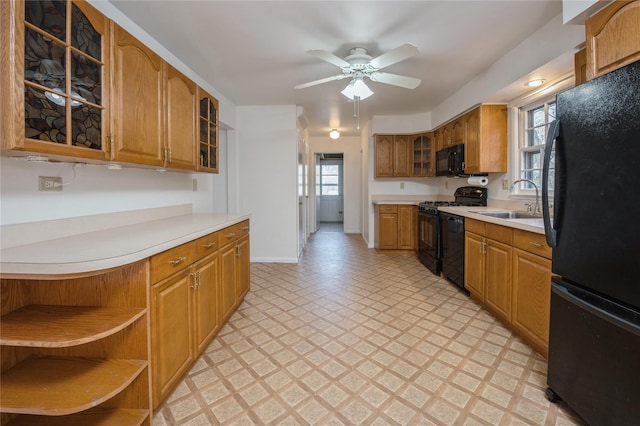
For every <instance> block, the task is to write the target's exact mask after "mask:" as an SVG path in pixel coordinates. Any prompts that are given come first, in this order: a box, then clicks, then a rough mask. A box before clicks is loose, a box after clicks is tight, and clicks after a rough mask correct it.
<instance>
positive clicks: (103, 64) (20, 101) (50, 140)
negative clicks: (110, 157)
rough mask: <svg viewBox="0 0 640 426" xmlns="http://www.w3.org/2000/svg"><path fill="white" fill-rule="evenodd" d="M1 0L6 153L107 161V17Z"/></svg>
mask: <svg viewBox="0 0 640 426" xmlns="http://www.w3.org/2000/svg"><path fill="white" fill-rule="evenodd" d="M1 3H2V27H3V28H2V30H1V32H2V46H3V49H5V48H7V49H8V51H9V52H10V53H9V55H10V56H11V57H10V58H9V59H10V60H9V61H6V60H5V58H3V61H2V62H3V64H2V65H1V67H2V69H1V71H2V74H3V77H2V80H3V82H2V86H3V87H2V89H3V90H2V92H3V99H2V100H1V102H2V112H3V114H2V117H3V120H5V119H6V120H9V118H8V117H13V118H14V119H13V120H12V123H11V125H10V126H8V127H9V129H5V130H4V131H3V138H2V139H3V141H2V144H3V149H4V148H9V149H17V150H25V151H33V152H38V153H45V154H53V155H68V156H73V157H82V158H94V159H104V151H105V149H104V148H105V147H104V141H105V138H106V136H105V134H106V131H107V129H105V128H104V123H107V122H108V120H107V117H105V115H106V113H107V109H106V108H105V106H106V104H107V99H106V97H107V96H106V94H107V93H108V92H107V88H106V87H105V86H106V85H105V84H104V82H106V81H108V75H107V73H108V66H107V58H108V48H107V46H106V44H107V43H108V39H109V37H108V28H109V27H108V20H107V18H106V17H105V16H104V15H102V14H101V13H99V12H98V11H96V10H95V9H94V8H93V7H91V6H90V5H88V4H87V3H86V2H75V1H66V0H39V1H22V0H16V1H2V2H1ZM7 21H9V22H7ZM11 26H13V27H14V28H15V32H14V34H15V36H16V37H15V38H11V29H10V27H11ZM12 40H15V43H12ZM5 71H6V73H5ZM5 76H7V77H5ZM5 94H6V96H5ZM5 108H6V110H5ZM5 132H6V133H5ZM4 136H6V138H5V137H4Z"/></svg>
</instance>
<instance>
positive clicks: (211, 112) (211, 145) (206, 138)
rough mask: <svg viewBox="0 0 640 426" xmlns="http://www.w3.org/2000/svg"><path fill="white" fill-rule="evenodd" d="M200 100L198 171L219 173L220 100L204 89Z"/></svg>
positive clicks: (197, 148) (201, 91) (199, 97)
mask: <svg viewBox="0 0 640 426" xmlns="http://www.w3.org/2000/svg"><path fill="white" fill-rule="evenodd" d="M198 99H199V105H200V106H199V108H198V135H199V136H198V142H197V144H196V145H197V146H196V150H197V154H198V157H199V162H198V170H200V171H208V172H211V173H218V159H219V155H220V150H219V149H218V100H217V99H216V98H214V97H213V96H211V95H210V94H208V93H207V92H205V91H204V90H202V89H199V91H198Z"/></svg>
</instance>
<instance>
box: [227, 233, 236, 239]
mask: <svg viewBox="0 0 640 426" xmlns="http://www.w3.org/2000/svg"><path fill="white" fill-rule="evenodd" d="M235 236H236V234H235V232H229V233H228V234H227V238H233V237H235Z"/></svg>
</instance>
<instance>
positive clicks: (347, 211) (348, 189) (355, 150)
mask: <svg viewBox="0 0 640 426" xmlns="http://www.w3.org/2000/svg"><path fill="white" fill-rule="evenodd" d="M309 151H310V161H311V162H310V164H309V170H310V171H311V172H310V173H309V175H310V176H309V190H310V191H312V192H310V194H309V200H310V209H312V210H313V209H315V185H316V182H315V155H314V154H316V153H339V152H342V153H344V163H343V173H344V180H343V190H344V205H343V211H344V224H343V227H344V232H345V233H356V234H359V233H361V232H362V221H361V218H362V198H361V196H360V194H361V193H362V171H361V167H362V166H361V164H362V159H361V153H360V138H359V137H357V136H352V137H345V136H341V137H340V138H339V139H337V140H333V139H330V138H328V137H312V138H310V139H309Z"/></svg>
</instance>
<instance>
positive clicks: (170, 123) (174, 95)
mask: <svg viewBox="0 0 640 426" xmlns="http://www.w3.org/2000/svg"><path fill="white" fill-rule="evenodd" d="M166 67H167V72H166V74H165V75H166V78H165V93H166V98H167V108H166V113H167V116H166V120H167V121H166V123H167V124H166V129H167V130H166V132H165V134H166V138H167V139H166V141H165V146H164V149H165V152H164V164H165V167H169V168H172V169H184V170H196V165H197V163H196V149H195V147H196V144H195V141H196V126H197V121H196V117H197V115H198V112H197V108H198V107H197V105H198V87H197V86H196V84H195V83H194V82H193V81H191V80H189V79H188V78H187V77H185V76H184V74H182V73H181V72H180V71H178V70H176V69H175V68H173V67H172V66H171V65H169V64H167V65H166Z"/></svg>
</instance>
